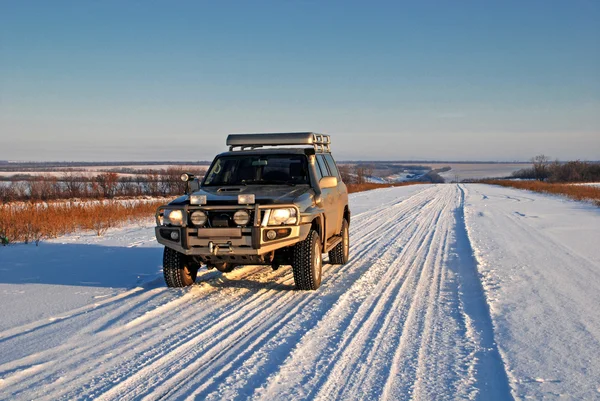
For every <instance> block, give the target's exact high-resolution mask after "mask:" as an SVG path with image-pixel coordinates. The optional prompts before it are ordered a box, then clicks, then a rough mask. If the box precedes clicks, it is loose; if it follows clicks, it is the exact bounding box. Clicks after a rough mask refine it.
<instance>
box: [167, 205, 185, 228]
mask: <svg viewBox="0 0 600 401" xmlns="http://www.w3.org/2000/svg"><path fill="white" fill-rule="evenodd" d="M163 221H164V223H165V225H172V226H182V225H183V212H182V211H181V210H169V209H165V212H164V220H163Z"/></svg>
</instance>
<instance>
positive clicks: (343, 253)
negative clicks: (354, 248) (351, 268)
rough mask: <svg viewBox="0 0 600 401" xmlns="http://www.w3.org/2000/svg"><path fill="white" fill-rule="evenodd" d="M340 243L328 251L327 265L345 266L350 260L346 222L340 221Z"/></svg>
mask: <svg viewBox="0 0 600 401" xmlns="http://www.w3.org/2000/svg"><path fill="white" fill-rule="evenodd" d="M340 234H341V236H342V242H340V243H339V244H337V245H336V246H335V248H333V249H332V250H331V251H329V263H331V264H332V265H345V264H346V263H348V259H349V258H350V234H349V233H348V222H347V221H346V219H344V221H342V232H341V233H340Z"/></svg>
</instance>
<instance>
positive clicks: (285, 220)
mask: <svg viewBox="0 0 600 401" xmlns="http://www.w3.org/2000/svg"><path fill="white" fill-rule="evenodd" d="M297 221H298V218H297V216H296V209H293V208H286V209H272V210H271V215H270V216H269V222H268V223H267V225H269V226H279V225H282V224H296V222H297Z"/></svg>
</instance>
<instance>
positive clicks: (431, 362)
mask: <svg viewBox="0 0 600 401" xmlns="http://www.w3.org/2000/svg"><path fill="white" fill-rule="evenodd" d="M386 191H394V190H393V189H388V190H386ZM460 199H461V198H460V193H459V192H458V190H457V187H456V186H450V185H440V186H435V187H426V188H425V189H423V190H421V191H419V192H416V193H413V194H412V195H411V196H410V197H408V198H406V199H403V200H400V201H399V199H394V200H392V201H390V202H386V203H385V204H379V205H376V206H375V207H373V209H371V210H367V211H365V212H363V213H360V214H357V215H356V216H353V219H352V222H351V241H352V242H351V252H352V254H351V255H352V258H351V261H350V262H349V263H348V264H346V265H345V266H331V265H325V266H324V274H323V283H322V287H321V288H320V289H319V290H318V291H316V292H309V293H305V292H303V293H299V292H295V291H290V288H291V286H292V284H293V278H292V274H291V270H290V268H289V267H287V268H281V269H279V270H278V271H271V270H270V269H269V268H261V267H246V268H243V269H238V270H235V271H234V272H232V273H229V274H227V275H224V276H221V275H218V276H216V277H214V276H212V275H211V273H208V274H205V276H206V277H208V280H207V281H205V282H202V283H199V284H197V285H195V286H193V287H192V288H191V289H186V290H183V291H177V290H175V291H171V290H167V289H162V288H161V289H152V290H150V291H142V292H141V293H139V294H136V295H134V296H131V297H129V298H127V299H126V300H123V301H119V300H117V301H116V302H114V303H113V304H111V306H110V307H109V308H106V309H105V310H104V314H102V315H101V316H97V315H93V318H91V319H90V320H89V325H88V326H87V327H86V328H85V329H82V330H79V331H78V332H76V333H74V334H73V335H71V337H70V338H69V339H68V340H67V341H66V342H65V343H64V344H63V345H61V346H57V347H53V348H50V349H48V350H46V351H42V352H39V353H37V354H34V355H31V356H29V357H27V358H23V359H22V360H19V361H13V362H9V363H7V364H4V365H2V366H1V367H0V372H5V374H6V378H11V377H13V378H16V377H17V376H14V374H16V371H17V370H19V371H24V372H26V373H27V374H26V375H23V376H21V377H20V378H19V380H18V381H17V380H12V381H9V382H8V383H9V385H7V386H6V388H3V390H6V396H7V397H10V398H12V399H14V398H35V399H52V400H55V399H105V400H114V399H119V400H121V399H124V400H127V399H161V398H163V399H172V398H174V399H181V398H186V397H188V398H198V399H209V400H210V399H213V400H217V399H245V398H251V397H254V398H257V399H272V398H278V399H291V398H298V397H302V398H309V399H312V398H314V399H347V398H367V399H373V398H381V397H382V396H384V395H387V396H389V398H397V399H403V398H410V397H412V398H415V399H431V396H432V395H434V396H435V398H437V399H444V398H447V399H450V398H456V397H459V396H464V397H465V398H475V397H476V396H477V394H476V393H475V392H474V391H473V387H474V386H480V383H479V380H480V376H479V374H480V373H479V370H478V369H479V368H480V367H481V366H482V365H481V364H473V362H472V358H471V359H469V358H470V357H471V356H473V355H475V353H474V352H475V351H474V350H480V348H478V343H477V341H479V338H478V337H473V336H470V335H469V334H470V332H469V328H470V327H471V326H469V327H467V326H468V325H470V324H471V323H470V320H469V319H470V317H469V316H463V314H464V312H463V311H461V310H459V305H460V303H461V300H460V299H459V295H458V294H459V291H458V289H457V287H458V282H459V281H460V277H458V276H457V273H456V272H455V271H453V270H452V262H451V256H450V253H451V250H452V245H453V244H454V242H453V240H454V239H455V236H457V235H458V234H457V233H456V232H455V230H457V227H456V222H455V220H454V219H455V217H456V216H455V214H454V211H455V209H457V208H458V207H459V206H460ZM463 224H464V223H463ZM460 257H462V254H461V255H460ZM459 259H460V258H459ZM461 260H462V259H461ZM467 309H468V308H467ZM97 314H100V311H99V312H98V313H97ZM85 318H86V316H85V314H81V315H78V316H73V317H72V318H70V319H73V320H78V319H85ZM67 320H68V319H67ZM465 322H469V323H468V324H467V323H465ZM65 323H66V322H65ZM65 323H61V322H58V321H57V322H55V324H57V325H59V324H65ZM474 327H477V325H476V324H475V325H474ZM15 334H17V335H18V334H19V332H18V330H16V331H15ZM33 334H35V333H32V335H33ZM471 334H472V333H471ZM484 354H485V353H484V352H481V353H480V354H477V356H480V355H484ZM41 364H44V365H43V366H44V369H42V370H37V369H30V370H27V368H30V367H33V366H39V365H41ZM11 369H12V370H11ZM11 372H15V373H11ZM74 372H76V375H74V374H73V373H74ZM2 375H3V373H0V376H2ZM3 378H4V377H3ZM481 394H483V393H480V394H479V395H481ZM3 396H4V395H3ZM3 396H0V398H2V397H3Z"/></svg>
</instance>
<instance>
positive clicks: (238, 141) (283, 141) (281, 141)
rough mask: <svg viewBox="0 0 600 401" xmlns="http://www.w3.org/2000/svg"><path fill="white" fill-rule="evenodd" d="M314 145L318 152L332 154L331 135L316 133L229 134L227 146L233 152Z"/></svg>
mask: <svg viewBox="0 0 600 401" xmlns="http://www.w3.org/2000/svg"><path fill="white" fill-rule="evenodd" d="M290 145H312V146H314V148H315V151H316V152H320V153H325V152H331V138H330V137H329V135H324V134H319V133H316V132H287V133H268V134H229V136H227V146H229V150H230V151H233V150H234V149H235V148H240V149H239V150H244V149H256V148H260V147H263V146H290Z"/></svg>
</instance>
